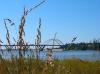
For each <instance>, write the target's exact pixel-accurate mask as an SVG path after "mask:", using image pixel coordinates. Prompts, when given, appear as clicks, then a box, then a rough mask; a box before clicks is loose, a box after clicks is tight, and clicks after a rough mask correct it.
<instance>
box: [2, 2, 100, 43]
mask: <svg viewBox="0 0 100 74" xmlns="http://www.w3.org/2000/svg"><path fill="white" fill-rule="evenodd" d="M41 1H42V0H0V39H1V40H2V41H3V42H4V43H6V37H5V34H6V30H5V27H4V21H3V19H7V18H9V19H11V20H12V21H13V22H14V23H15V25H14V26H9V25H8V27H9V30H10V35H11V36H10V39H11V42H12V43H13V37H15V39H16V40H17V39H18V26H19V24H20V20H21V16H22V15H23V9H24V7H26V8H27V9H29V8H31V7H34V6H35V5H37V4H39V3H40V2H41ZM39 18H41V20H42V28H41V33H42V43H44V42H45V41H46V40H48V39H52V38H54V34H55V33H57V35H56V38H57V39H59V40H61V41H62V42H63V43H69V42H71V40H72V39H73V37H77V39H76V41H75V42H89V41H91V40H93V39H100V0H46V1H45V3H44V4H42V5H41V6H39V7H38V8H37V9H35V10H33V11H32V12H31V13H30V14H29V15H28V16H27V19H26V24H25V40H26V42H28V43H31V44H32V43H34V40H35V38H36V31H37V27H38V25H39V24H38V23H39Z"/></svg>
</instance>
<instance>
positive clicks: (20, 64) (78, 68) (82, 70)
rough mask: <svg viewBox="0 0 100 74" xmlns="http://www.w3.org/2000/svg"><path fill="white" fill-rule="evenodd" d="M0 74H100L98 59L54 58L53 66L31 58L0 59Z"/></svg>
mask: <svg viewBox="0 0 100 74" xmlns="http://www.w3.org/2000/svg"><path fill="white" fill-rule="evenodd" d="M0 74H100V61H95V62H91V61H81V60H78V59H73V60H72V59H71V60H54V66H52V67H51V66H50V65H49V64H46V63H45V61H42V60H35V59H32V58H30V57H29V58H28V59H24V58H20V59H12V60H4V59H0Z"/></svg>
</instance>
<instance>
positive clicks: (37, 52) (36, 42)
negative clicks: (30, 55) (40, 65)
mask: <svg viewBox="0 0 100 74" xmlns="http://www.w3.org/2000/svg"><path fill="white" fill-rule="evenodd" d="M35 44H36V45H37V46H36V47H35V49H36V58H37V59H39V55H40V49H41V47H40V44H41V18H39V27H38V28H37V36H36V40H35Z"/></svg>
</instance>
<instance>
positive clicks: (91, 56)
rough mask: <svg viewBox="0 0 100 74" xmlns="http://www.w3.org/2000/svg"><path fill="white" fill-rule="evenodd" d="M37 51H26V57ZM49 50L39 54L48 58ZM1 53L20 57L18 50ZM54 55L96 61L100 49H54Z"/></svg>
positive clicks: (99, 54) (99, 56)
mask: <svg viewBox="0 0 100 74" xmlns="http://www.w3.org/2000/svg"><path fill="white" fill-rule="evenodd" d="M23 54H24V53H23ZM35 54H36V53H35V52H34V51H32V50H31V51H30V50H29V51H26V52H25V57H29V56H31V57H35ZM46 54H47V52H45V51H41V52H40V54H39V56H40V59H43V60H44V59H46V58H47V56H46ZM0 55H2V57H3V58H5V59H11V56H14V57H18V51H9V52H8V51H3V52H2V51H0ZM52 55H53V57H54V58H55V59H60V60H63V59H72V58H76V59H81V60H90V61H96V60H100V51H94V50H85V51H82V50H76V51H75V50H69V51H54V52H53V54H52Z"/></svg>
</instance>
